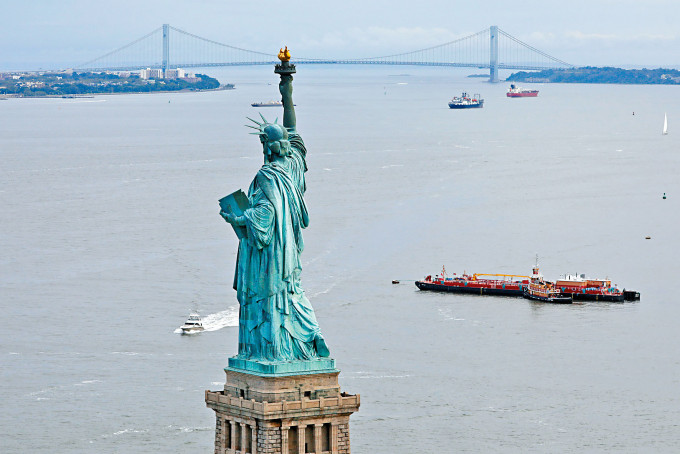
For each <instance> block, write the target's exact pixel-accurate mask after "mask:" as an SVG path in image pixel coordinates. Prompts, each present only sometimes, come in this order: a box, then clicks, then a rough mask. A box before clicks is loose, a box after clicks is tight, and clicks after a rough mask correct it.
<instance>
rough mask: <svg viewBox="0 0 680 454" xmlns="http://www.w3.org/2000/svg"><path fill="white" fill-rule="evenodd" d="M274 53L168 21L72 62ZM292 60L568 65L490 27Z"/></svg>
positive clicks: (172, 61) (254, 57) (125, 63)
mask: <svg viewBox="0 0 680 454" xmlns="http://www.w3.org/2000/svg"><path fill="white" fill-rule="evenodd" d="M274 63H278V60H277V57H276V54H275V53H272V54H269V53H265V52H257V51H253V50H248V49H243V48H240V47H235V46H230V45H229V44H224V43H219V42H217V41H213V40H210V39H206V38H202V37H200V36H198V35H194V34H192V33H189V32H186V31H184V30H180V29H178V28H175V27H173V26H171V25H169V24H163V25H162V26H161V27H158V28H157V29H155V30H153V31H151V32H150V33H148V34H146V35H144V36H142V37H141V38H139V39H137V40H135V41H133V42H131V43H129V44H126V45H124V46H122V47H120V48H118V49H115V50H113V51H111V52H108V53H107V54H105V55H102V56H100V57H97V58H94V59H92V60H90V61H88V62H85V63H83V64H81V65H78V66H77V67H75V68H74V69H78V70H86V71H106V70H108V71H134V70H139V69H145V68H161V69H163V70H167V69H170V68H199V67H214V66H249V65H271V64H274ZM295 64H326V65H329V64H351V65H416V66H449V67H460V68H465V67H469V68H484V69H486V68H488V69H489V80H490V81H492V82H498V71H499V70H501V69H511V70H542V69H559V68H569V67H572V66H573V65H570V64H569V63H567V62H564V61H562V60H560V59H558V58H556V57H553V56H551V55H548V54H547V53H545V52H543V51H541V50H539V49H537V48H535V47H533V46H531V45H529V44H527V43H524V42H522V41H520V40H519V39H517V38H515V37H513V36H512V35H510V34H509V33H506V32H505V31H503V30H501V29H500V28H498V26H491V27H489V28H487V29H484V30H482V31H480V32H477V33H474V34H472V35H469V36H466V37H463V38H460V39H456V40H454V41H450V42H447V43H443V44H440V45H437V46H432V47H428V48H425V49H418V50H413V51H409V52H403V53H398V54H392V55H385V56H380V57H370V58H350V59H333V58H304V57H298V56H296V57H295Z"/></svg>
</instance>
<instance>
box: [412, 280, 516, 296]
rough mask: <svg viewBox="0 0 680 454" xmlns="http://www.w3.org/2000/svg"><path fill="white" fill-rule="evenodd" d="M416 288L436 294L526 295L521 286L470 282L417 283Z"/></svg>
mask: <svg viewBox="0 0 680 454" xmlns="http://www.w3.org/2000/svg"><path fill="white" fill-rule="evenodd" d="M416 287H418V288H419V289H420V290H431V291H435V292H450V293H467V294H473V295H495V296H522V294H523V293H524V290H523V287H522V285H521V284H518V285H505V287H502V286H501V287H498V286H496V287H489V286H484V285H474V284H473V283H472V282H468V285H464V284H460V285H446V284H437V283H434V282H426V281H416Z"/></svg>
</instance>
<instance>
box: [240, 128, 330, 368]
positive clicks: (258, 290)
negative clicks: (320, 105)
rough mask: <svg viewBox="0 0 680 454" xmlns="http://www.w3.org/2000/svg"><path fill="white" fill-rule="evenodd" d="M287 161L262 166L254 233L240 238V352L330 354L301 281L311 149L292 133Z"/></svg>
mask: <svg viewBox="0 0 680 454" xmlns="http://www.w3.org/2000/svg"><path fill="white" fill-rule="evenodd" d="M289 140H290V143H291V153H290V155H289V156H286V157H285V158H284V159H283V162H281V161H278V162H272V163H267V164H264V165H263V166H262V168H260V170H259V171H258V173H257V175H256V176H255V179H254V180H253V182H252V183H251V185H250V188H249V190H248V200H249V202H250V208H249V209H247V210H246V211H245V213H244V217H245V221H246V229H247V231H248V236H247V237H246V238H244V239H242V240H241V241H240V244H239V250H238V258H237V266H236V273H235V274H236V275H235V278H234V288H235V289H236V291H237V297H238V301H239V303H240V311H241V312H240V316H239V349H238V357H239V358H243V359H252V360H265V361H290V360H306V359H313V358H316V357H318V356H320V355H319V353H318V352H317V346H320V348H319V350H320V351H321V352H324V351H325V353H322V354H323V355H324V356H327V349H326V347H325V343H324V342H323V338H322V337H321V334H320V330H319V325H318V323H317V321H316V316H315V315H314V310H313V309H312V306H311V304H310V302H309V300H308V299H307V297H306V296H305V294H304V290H303V289H302V287H301V286H300V272H301V268H302V267H301V262H300V253H301V252H302V250H303V248H304V243H303V240H302V229H303V228H305V227H307V225H308V224H309V217H308V215H307V208H306V206H305V201H304V199H303V195H304V193H305V189H306V187H305V172H306V171H307V164H306V161H305V156H306V149H305V146H304V143H303V141H302V139H301V138H300V136H299V135H297V134H295V133H291V135H290V136H289Z"/></svg>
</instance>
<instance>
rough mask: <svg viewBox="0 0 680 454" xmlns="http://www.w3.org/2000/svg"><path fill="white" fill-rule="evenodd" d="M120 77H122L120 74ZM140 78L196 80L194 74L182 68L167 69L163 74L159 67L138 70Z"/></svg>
mask: <svg viewBox="0 0 680 454" xmlns="http://www.w3.org/2000/svg"><path fill="white" fill-rule="evenodd" d="M121 77H123V76H122V75H121ZM139 78H140V79H182V80H186V81H187V82H196V81H197V80H198V79H196V76H195V75H194V74H193V73H188V72H186V71H185V70H183V69H182V68H176V69H167V70H165V74H163V70H162V69H160V68H153V69H152V68H146V69H142V70H141V71H140V72H139Z"/></svg>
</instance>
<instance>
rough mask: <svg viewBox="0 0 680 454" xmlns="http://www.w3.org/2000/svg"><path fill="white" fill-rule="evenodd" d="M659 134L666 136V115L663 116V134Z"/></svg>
mask: <svg viewBox="0 0 680 454" xmlns="http://www.w3.org/2000/svg"><path fill="white" fill-rule="evenodd" d="M661 134H663V135H666V134H668V116H667V115H666V113H664V114H663V132H662V133H661Z"/></svg>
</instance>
